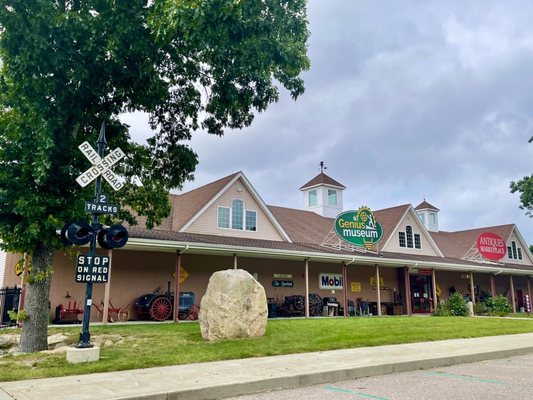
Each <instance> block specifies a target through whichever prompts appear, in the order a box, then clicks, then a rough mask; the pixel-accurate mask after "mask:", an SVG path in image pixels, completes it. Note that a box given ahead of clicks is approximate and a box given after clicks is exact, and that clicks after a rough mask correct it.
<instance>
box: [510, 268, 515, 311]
mask: <svg viewBox="0 0 533 400" xmlns="http://www.w3.org/2000/svg"><path fill="white" fill-rule="evenodd" d="M509 288H510V289H511V303H512V305H513V314H516V304H515V295H514V284H513V275H511V274H509Z"/></svg>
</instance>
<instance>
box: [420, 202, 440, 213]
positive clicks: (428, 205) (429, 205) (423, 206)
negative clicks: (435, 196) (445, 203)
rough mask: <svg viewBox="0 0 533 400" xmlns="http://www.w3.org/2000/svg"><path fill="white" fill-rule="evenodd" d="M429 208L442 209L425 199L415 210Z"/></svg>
mask: <svg viewBox="0 0 533 400" xmlns="http://www.w3.org/2000/svg"><path fill="white" fill-rule="evenodd" d="M427 209H430V210H435V211H440V210H439V209H438V208H437V207H435V206H433V205H431V204H429V203H428V202H427V201H426V200H424V201H423V202H422V203H420V204H419V205H417V206H416V207H415V210H427Z"/></svg>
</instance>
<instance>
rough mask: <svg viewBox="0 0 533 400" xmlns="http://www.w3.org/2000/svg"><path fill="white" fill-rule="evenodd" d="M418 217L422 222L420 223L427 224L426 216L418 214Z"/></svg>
mask: <svg viewBox="0 0 533 400" xmlns="http://www.w3.org/2000/svg"><path fill="white" fill-rule="evenodd" d="M416 215H418V219H419V220H420V222H422V223H423V224H425V223H426V218H425V216H424V214H422V213H418V214H416Z"/></svg>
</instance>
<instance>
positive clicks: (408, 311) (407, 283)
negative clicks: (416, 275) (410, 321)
mask: <svg viewBox="0 0 533 400" xmlns="http://www.w3.org/2000/svg"><path fill="white" fill-rule="evenodd" d="M403 272H404V278H405V313H406V314H407V315H411V313H412V310H411V283H410V281H409V267H404V270H403Z"/></svg>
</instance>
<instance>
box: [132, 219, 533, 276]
mask: <svg viewBox="0 0 533 400" xmlns="http://www.w3.org/2000/svg"><path fill="white" fill-rule="evenodd" d="M128 229H129V233H130V236H131V237H135V238H143V239H154V240H169V241H176V242H184V243H196V244H203V245H209V244H214V245H218V246H220V245H222V246H239V247H248V248H257V249H274V250H287V251H303V252H308V253H311V254H312V253H321V254H336V255H349V256H354V257H357V256H361V255H363V256H364V257H371V258H375V259H376V261H377V262H379V259H380V258H381V257H384V258H388V259H397V260H398V261H399V262H400V263H401V260H411V261H413V260H414V261H420V262H424V261H426V262H436V263H447V264H458V265H464V266H465V267H468V266H476V267H478V268H479V267H481V268H483V267H485V266H486V267H494V265H486V264H480V263H477V262H474V261H468V260H462V259H459V258H453V257H436V256H427V255H419V254H403V253H391V252H380V254H376V253H370V252H367V253H363V254H361V253H358V252H350V251H348V250H343V249H341V250H337V249H332V248H329V247H323V246H320V245H319V244H312V243H289V242H281V241H274V240H259V239H248V238H237V237H230V236H218V235H202V234H190V233H183V232H174V231H163V230H156V229H152V230H148V229H143V228H140V227H131V228H128ZM498 268H502V269H507V270H513V269H521V270H531V271H533V266H531V265H517V264H498Z"/></svg>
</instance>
